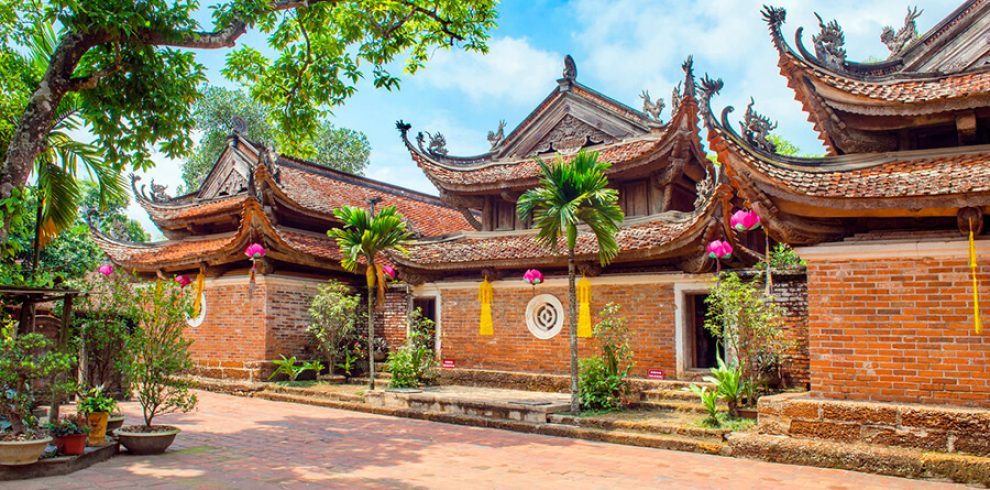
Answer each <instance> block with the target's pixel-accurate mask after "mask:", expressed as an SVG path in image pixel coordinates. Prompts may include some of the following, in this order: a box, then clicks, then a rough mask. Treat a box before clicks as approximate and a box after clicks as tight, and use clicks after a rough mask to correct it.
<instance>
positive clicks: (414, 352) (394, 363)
mask: <svg viewBox="0 0 990 490" xmlns="http://www.w3.org/2000/svg"><path fill="white" fill-rule="evenodd" d="M409 323H410V327H411V328H410V329H409V338H407V339H406V343H405V344H403V345H402V347H399V349H398V350H396V351H395V352H393V353H392V354H390V355H389V356H388V370H389V372H390V373H392V379H391V380H389V383H388V386H389V387H390V388H415V387H417V386H420V385H422V384H430V383H432V382H434V381H435V380H436V378H437V360H436V357H435V355H434V353H433V345H432V341H433V337H432V335H430V332H433V331H435V329H436V324H435V323H434V322H433V320H430V319H429V318H425V317H423V312H422V311H420V309H419V308H416V310H415V311H413V314H412V316H411V317H410V319H409Z"/></svg>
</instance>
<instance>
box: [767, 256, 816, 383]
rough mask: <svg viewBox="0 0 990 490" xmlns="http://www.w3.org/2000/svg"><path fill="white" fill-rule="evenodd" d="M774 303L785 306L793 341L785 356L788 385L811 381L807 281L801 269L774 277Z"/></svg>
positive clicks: (786, 325) (786, 323)
mask: <svg viewBox="0 0 990 490" xmlns="http://www.w3.org/2000/svg"><path fill="white" fill-rule="evenodd" d="M772 279H773V290H772V291H771V292H772V293H773V297H774V303H776V304H777V305H779V306H780V307H781V308H782V309H783V314H784V335H785V336H786V337H787V338H788V339H789V340H790V341H791V342H792V344H791V345H792V346H791V349H790V350H789V351H788V353H787V355H786V356H785V359H784V366H783V368H784V369H783V375H784V378H785V379H786V382H787V385H788V386H804V385H807V384H808V383H809V382H810V381H811V375H810V373H809V370H810V366H809V359H808V284H807V280H806V276H805V274H804V273H801V272H794V273H777V274H774V275H773V277H772Z"/></svg>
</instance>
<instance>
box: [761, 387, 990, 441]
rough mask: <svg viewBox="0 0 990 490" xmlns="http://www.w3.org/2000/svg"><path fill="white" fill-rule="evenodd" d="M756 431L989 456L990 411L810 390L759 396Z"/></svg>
mask: <svg viewBox="0 0 990 490" xmlns="http://www.w3.org/2000/svg"><path fill="white" fill-rule="evenodd" d="M758 408H759V431H760V432H761V433H763V434H772V435H784V436H790V437H799V438H809V439H828V440H833V441H839V442H850V443H866V444H877V445H883V446H896V447H906V448H915V449H921V450H925V451H940V452H949V453H952V452H960V453H967V454H973V455H977V456H990V440H988V438H987V434H990V410H986V409H976V408H958V407H951V406H944V405H915V404H893V403H879V402H859V401H846V400H828V399H823V398H819V397H816V396H815V394H814V393H789V394H782V395H774V396H765V397H763V398H761V399H760V401H759V407H758Z"/></svg>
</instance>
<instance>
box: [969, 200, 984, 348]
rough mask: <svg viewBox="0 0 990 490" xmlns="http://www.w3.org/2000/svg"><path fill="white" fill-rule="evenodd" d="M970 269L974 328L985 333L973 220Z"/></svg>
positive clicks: (971, 224) (970, 222)
mask: <svg viewBox="0 0 990 490" xmlns="http://www.w3.org/2000/svg"><path fill="white" fill-rule="evenodd" d="M969 268H970V270H972V272H973V328H974V329H975V330H976V333H977V334H981V333H983V322H981V321H980V282H979V280H978V278H977V277H976V242H975V241H974V239H973V220H972V219H970V220H969Z"/></svg>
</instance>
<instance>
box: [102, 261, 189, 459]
mask: <svg viewBox="0 0 990 490" xmlns="http://www.w3.org/2000/svg"><path fill="white" fill-rule="evenodd" d="M135 294H136V301H135V306H136V310H138V311H137V313H136V316H137V317H138V318H139V320H140V321H139V322H138V326H137V328H135V329H134V332H132V333H131V335H130V336H129V337H128V339H127V349H128V350H129V351H130V353H131V355H130V356H128V358H127V360H126V362H125V363H124V368H125V371H126V373H127V378H128V379H129V380H130V382H131V386H132V387H133V389H134V394H135V396H136V398H137V401H138V403H139V404H140V405H141V412H142V415H143V417H144V424H143V425H131V426H124V427H121V428H120V429H118V430H117V433H116V435H117V438H118V440H119V441H120V443H121V444H123V446H124V447H125V448H127V450H128V451H129V452H131V453H132V454H160V453H163V452H165V450H166V449H168V447H169V446H170V445H172V441H174V440H175V436H176V435H177V434H178V433H179V429H178V428H176V427H172V426H169V425H154V421H155V417H157V416H159V415H163V414H167V413H173V412H189V411H191V410H192V409H193V408H195V406H196V395H194V394H192V393H190V392H189V385H188V382H186V381H185V380H183V379H180V378H179V375H180V374H182V373H183V372H184V371H187V370H188V369H190V368H192V366H193V364H192V360H191V359H190V357H189V344H190V343H191V342H192V341H190V340H188V339H186V338H185V337H183V335H182V329H183V327H184V326H185V324H186V314H187V311H188V310H189V305H190V298H189V297H188V296H186V295H185V294H184V292H183V290H182V288H181V286H179V285H178V284H177V283H175V282H174V281H163V280H159V281H157V282H156V283H155V284H154V285H149V286H148V287H143V288H139V289H138V290H137V291H135Z"/></svg>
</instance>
